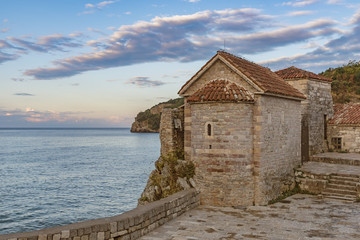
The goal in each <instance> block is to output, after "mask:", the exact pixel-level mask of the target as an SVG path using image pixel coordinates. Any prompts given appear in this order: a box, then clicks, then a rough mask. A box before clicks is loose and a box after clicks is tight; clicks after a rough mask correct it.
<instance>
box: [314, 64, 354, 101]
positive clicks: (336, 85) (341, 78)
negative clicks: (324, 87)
mask: <svg viewBox="0 0 360 240" xmlns="http://www.w3.org/2000/svg"><path fill="white" fill-rule="evenodd" d="M319 75H322V76H325V77H328V78H331V79H332V80H333V81H332V84H331V88H332V95H333V100H334V103H348V102H360V61H358V62H356V61H354V60H353V61H349V63H348V64H346V65H343V66H341V67H337V68H329V69H327V70H326V71H325V72H322V73H320V74H319Z"/></svg>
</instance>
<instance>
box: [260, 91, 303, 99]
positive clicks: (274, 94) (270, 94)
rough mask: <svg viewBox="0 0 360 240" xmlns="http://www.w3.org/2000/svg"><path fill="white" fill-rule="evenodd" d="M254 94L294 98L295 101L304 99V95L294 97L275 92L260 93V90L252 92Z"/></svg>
mask: <svg viewBox="0 0 360 240" xmlns="http://www.w3.org/2000/svg"><path fill="white" fill-rule="evenodd" d="M254 94H256V95H265V96H271V97H279V98H286V99H290V100H296V101H304V100H306V97H305V96H303V97H296V96H288V95H281V94H276V93H269V92H266V93H262V92H256V93H254Z"/></svg>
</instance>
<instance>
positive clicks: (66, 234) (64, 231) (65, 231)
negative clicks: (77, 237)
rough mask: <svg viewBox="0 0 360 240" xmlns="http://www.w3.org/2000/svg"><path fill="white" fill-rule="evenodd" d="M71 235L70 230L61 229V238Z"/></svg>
mask: <svg viewBox="0 0 360 240" xmlns="http://www.w3.org/2000/svg"><path fill="white" fill-rule="evenodd" d="M69 237H70V230H63V231H61V238H69Z"/></svg>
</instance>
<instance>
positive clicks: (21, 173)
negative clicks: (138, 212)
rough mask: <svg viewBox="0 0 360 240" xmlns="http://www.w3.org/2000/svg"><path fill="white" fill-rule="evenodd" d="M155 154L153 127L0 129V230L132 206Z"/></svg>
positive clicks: (59, 222)
mask: <svg viewBox="0 0 360 240" xmlns="http://www.w3.org/2000/svg"><path fill="white" fill-rule="evenodd" d="M159 155H160V140H159V134H157V133H130V129H120V128H116V129H113V128H112V129H0V234H7V233H16V232H24V231H32V230H38V229H43V228H48V227H53V226H59V225H65V224H70V223H74V222H79V221H84V220H90V219H95V218H102V217H110V216H114V215H118V214H121V213H123V212H126V211H129V210H131V209H133V208H135V207H136V206H137V199H138V198H140V195H141V193H142V191H143V190H144V187H145V185H146V182H147V179H148V177H149V175H150V173H151V171H152V170H153V169H154V162H155V161H156V160H157V158H158V157H159Z"/></svg>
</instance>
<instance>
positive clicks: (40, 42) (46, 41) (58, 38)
mask: <svg viewBox="0 0 360 240" xmlns="http://www.w3.org/2000/svg"><path fill="white" fill-rule="evenodd" d="M71 36H73V37H71ZM71 36H68V37H67V36H64V35H62V34H53V35H48V36H42V37H39V38H38V39H37V41H35V42H33V41H29V40H25V39H22V38H15V37H8V39H9V40H10V41H11V42H12V43H13V44H15V45H17V46H19V47H21V48H22V49H23V50H32V51H36V52H50V51H65V48H74V47H80V46H82V45H81V44H80V43H77V42H76V41H75V40H76V37H78V36H79V35H77V34H75V35H74V34H71ZM19 47H18V48H19Z"/></svg>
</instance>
